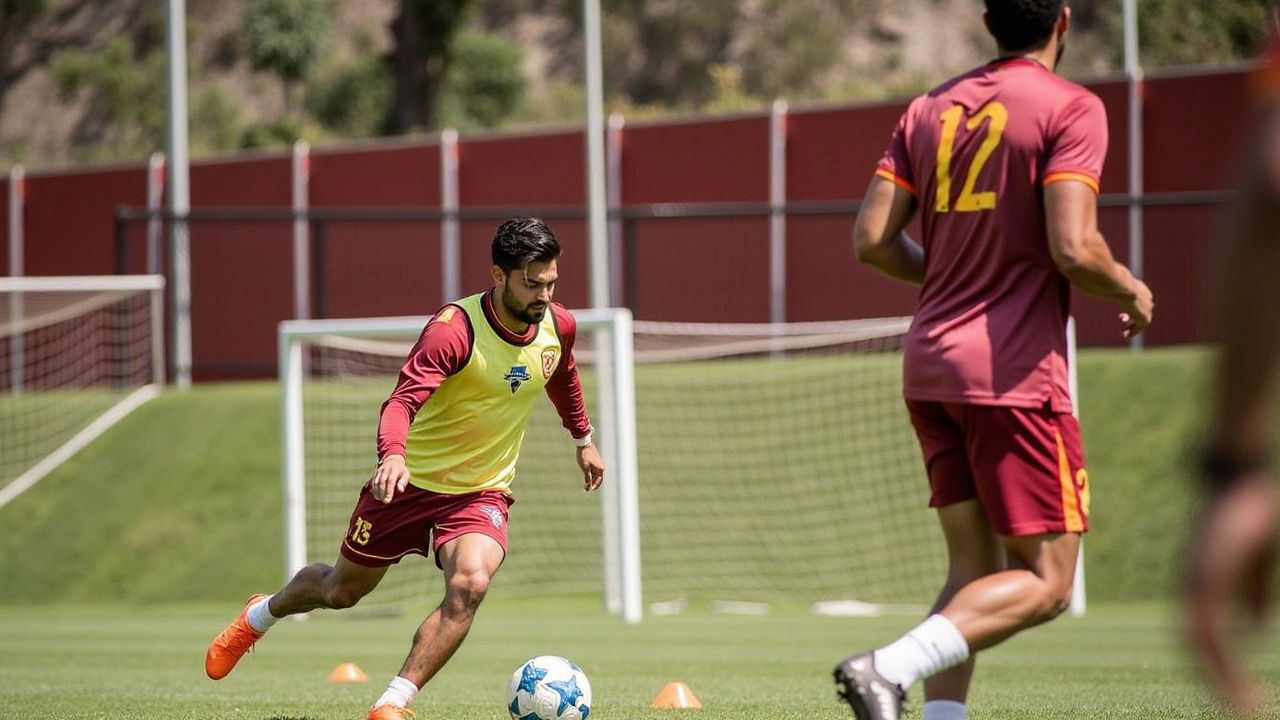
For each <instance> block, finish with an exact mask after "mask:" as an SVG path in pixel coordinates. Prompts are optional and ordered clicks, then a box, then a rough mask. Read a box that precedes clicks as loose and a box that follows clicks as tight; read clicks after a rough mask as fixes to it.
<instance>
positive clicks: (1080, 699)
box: [0, 348, 1280, 720]
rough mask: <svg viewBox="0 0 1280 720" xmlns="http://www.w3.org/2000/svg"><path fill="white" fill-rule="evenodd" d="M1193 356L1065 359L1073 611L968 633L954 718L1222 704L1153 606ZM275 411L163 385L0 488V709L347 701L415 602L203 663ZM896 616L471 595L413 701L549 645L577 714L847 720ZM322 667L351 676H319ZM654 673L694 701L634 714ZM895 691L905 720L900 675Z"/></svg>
mask: <svg viewBox="0 0 1280 720" xmlns="http://www.w3.org/2000/svg"><path fill="white" fill-rule="evenodd" d="M1204 359H1205V354H1204V352H1203V351H1202V350H1198V349H1195V348H1175V349H1160V350H1149V351H1147V352H1144V353H1141V354H1135V353H1130V352H1128V351H1127V350H1115V351H1110V350H1108V351H1102V350H1098V351H1086V352H1083V353H1082V354H1081V358H1080V383H1081V392H1080V410H1081V416H1082V422H1083V425H1084V430H1085V445H1086V452H1087V453H1088V455H1089V466H1090V474H1091V478H1092V481H1093V485H1094V513H1093V524H1094V530H1093V532H1092V533H1090V535H1089V536H1088V538H1087V540H1086V562H1087V588H1088V597H1089V607H1088V613H1087V615H1086V616H1085V617H1082V618H1072V617H1064V618H1062V619H1060V620H1058V621H1056V622H1054V623H1051V624H1050V625H1048V626H1046V627H1043V628H1037V629H1035V630H1033V631H1031V632H1029V633H1027V634H1024V635H1021V636H1019V637H1016V638H1014V639H1013V640H1012V641H1010V642H1008V643H1006V644H1005V645H1002V646H1000V647H998V648H995V649H994V650H992V651H989V652H986V653H984V654H983V655H982V658H981V661H980V665H979V670H978V676H977V683H976V686H975V691H974V694H973V697H972V699H971V700H972V702H971V717H972V718H974V720H988V719H991V720H995V719H1006V718H1007V719H1010V720H1011V719H1013V718H1019V719H1022V718H1072V719H1074V718H1153V719H1154V718H1161V719H1164V718H1174V719H1176V718H1217V717H1225V716H1224V715H1221V714H1217V713H1216V712H1215V711H1214V710H1213V709H1212V707H1211V706H1210V705H1209V704H1208V701H1207V698H1206V696H1205V695H1204V693H1203V691H1202V690H1201V688H1200V686H1199V685H1198V684H1197V683H1196V682H1194V681H1193V678H1192V677H1191V676H1190V674H1189V671H1188V668H1187V665H1186V659H1185V656H1184V654H1183V652H1182V649H1181V647H1180V646H1179V645H1178V643H1177V640H1176V634H1175V632H1174V624H1173V621H1172V616H1171V613H1172V606H1171V605H1170V602H1169V601H1170V597H1171V589H1172V587H1173V583H1174V580H1175V579H1176V577H1177V559H1178V556H1179V553H1180V550H1181V542H1182V538H1183V536H1184V532H1185V521H1186V518H1187V516H1188V513H1189V509H1190V507H1191V502H1192V493H1191V490H1190V488H1191V483H1190V482H1189V473H1188V471H1187V468H1188V462H1187V458H1188V450H1187V448H1188V447H1189V445H1188V443H1189V441H1190V440H1192V439H1194V437H1195V432H1196V429H1197V428H1198V426H1199V425H1200V423H1201V420H1202V413H1201V411H1200V407H1201V397H1202V393H1203V365H1204V362H1203V361H1204ZM279 412H280V410H279V395H278V389H277V388H276V386H275V384H274V383H235V384H221V385H201V386H197V387H196V388H194V389H193V390H192V391H190V392H186V393H179V392H167V393H165V394H164V395H162V396H161V397H159V398H157V399H156V400H153V401H151V402H150V403H148V404H147V405H145V406H144V407H143V408H141V409H140V410H138V411H137V412H135V413H134V414H133V415H131V416H129V417H128V418H126V419H125V420H124V421H123V422H122V423H121V424H120V425H118V426H117V427H115V428H113V429H112V430H111V431H110V432H108V433H107V434H106V435H104V436H103V438H101V439H100V440H99V441H97V442H95V443H93V444H92V445H90V446H89V447H88V448H86V449H85V450H84V451H82V452H81V453H79V454H78V455H77V456H76V457H75V458H73V459H72V460H71V461H70V462H69V463H67V464H66V465H65V466H63V467H61V468H59V469H58V470H57V471H55V472H54V473H53V474H51V475H50V476H49V477H47V478H46V479H45V480H43V481H42V482H41V483H40V484H38V485H37V486H36V487H35V488H34V489H33V490H32V491H30V492H28V493H26V494H25V495H23V496H21V497H20V498H18V499H17V500H15V501H14V502H12V503H10V504H9V505H7V506H5V507H4V508H0V525H2V526H3V527H4V532H0V719H7V718H33V717H57V718H95V719H105V718H138V719H140V720H149V719H151V718H248V719H252V720H322V719H329V718H332V719H335V720H336V719H337V718H363V717H364V715H365V713H366V711H367V708H368V705H369V704H370V702H372V700H373V699H375V698H376V696H377V695H378V694H379V693H380V692H381V690H382V687H383V686H384V684H385V683H386V681H387V680H388V679H389V678H390V677H391V676H392V675H393V674H394V673H395V672H396V670H397V669H398V667H399V664H400V662H401V660H402V659H403V657H404V654H405V652H406V650H407V648H408V643H409V639H410V637H411V635H412V632H413V629H414V628H415V627H416V625H417V622H418V620H419V618H420V615H421V614H423V613H424V612H425V610H426V608H425V607H424V608H420V609H416V611H415V612H411V613H408V614H406V615H402V616H399V617H363V618H356V617H353V614H352V613H329V614H325V615H323V616H320V617H316V618H314V619H312V620H311V621H310V622H306V623H295V622H292V621H285V622H283V623H282V624H281V625H280V626H278V627H277V629H276V630H273V631H272V634H271V636H270V637H269V638H267V639H266V640H265V641H264V642H263V643H262V644H261V646H260V648H259V650H258V651H257V652H256V653H255V654H254V655H252V656H250V657H249V658H247V659H246V660H245V661H244V663H243V665H242V667H241V668H239V669H237V671H236V672H235V673H233V674H232V675H231V676H230V677H229V678H227V679H226V680H224V681H222V682H219V683H214V682H212V681H210V680H208V679H207V678H206V677H205V676H204V673H203V669H202V665H201V661H202V658H203V654H204V651H205V648H206V646H207V644H208V642H209V640H210V639H211V638H212V637H213V636H214V635H215V634H216V633H217V632H218V631H219V630H220V629H221V628H222V627H223V626H224V625H225V624H226V623H227V622H228V621H229V620H230V619H231V618H232V617H233V616H234V615H235V613H236V612H237V611H238V610H239V608H240V605H241V603H242V602H243V601H244V598H245V597H246V596H247V595H248V594H249V593H250V592H255V591H269V590H271V589H273V588H275V587H278V585H279V584H280V581H281V575H282V572H283V567H282V565H283V560H282V555H283V550H282V538H281V519H280V518H281V493H280V447H279V426H280V419H279ZM922 482H923V481H922ZM232 519H234V520H232ZM647 599H662V598H647ZM914 621H915V618H912V617H907V616H897V617H883V618H871V619H852V618H824V617H815V616H812V615H810V614H809V613H808V611H807V607H806V606H804V605H801V604H787V603H786V602H781V603H775V604H774V606H773V608H772V612H771V614H769V615H767V616H731V615H715V614H711V613H708V612H706V610H705V608H704V606H702V605H700V604H698V603H694V604H693V605H692V606H691V610H690V611H688V612H686V613H684V614H680V615H674V616H649V617H646V618H645V620H644V621H643V622H642V623H641V624H639V625H637V626H627V625H625V624H623V623H622V622H621V621H620V620H619V619H617V618H616V617H614V616H611V615H609V614H607V613H605V612H604V611H603V610H602V609H601V603H600V601H599V598H598V597H596V596H595V595H587V596H569V597H563V598H542V599H518V600H517V599H510V598H507V597H503V596H502V595H501V594H500V593H498V592H495V593H494V596H493V597H492V598H491V599H490V600H488V601H486V604H485V606H484V607H483V608H482V609H481V612H480V616H479V618H478V620H477V623H476V625H475V627H474V629H473V630H472V633H471V636H470V638H469V639H468V640H467V642H466V644H464V646H463V647H462V649H461V650H460V651H459V654H458V655H457V656H456V657H455V658H454V660H453V661H452V662H451V663H450V664H449V665H448V666H447V667H446V668H445V670H444V672H443V673H442V674H441V675H440V677H439V678H437V680H436V681H435V682H433V683H432V684H431V685H430V686H429V687H428V689H427V690H426V691H425V692H424V693H423V694H422V695H421V696H420V698H419V700H418V701H417V702H416V703H415V704H414V709H415V710H416V711H417V712H418V713H419V717H421V718H430V717H442V718H444V717H447V718H453V719H456V720H471V719H473V718H474V719H481V718H484V719H486V720H488V719H493V720H499V719H501V718H504V717H505V716H506V711H505V709H504V708H503V703H502V696H503V692H504V689H505V685H506V680H507V675H508V674H509V673H510V672H511V671H512V670H514V669H515V667H516V666H517V665H518V664H519V663H520V662H522V661H523V660H525V659H526V658H528V657H529V656H532V655H535V654H542V653H555V654H562V655H566V656H568V657H571V658H572V659H574V660H575V661H577V662H578V663H579V664H581V665H582V666H583V667H584V669H585V670H586V671H587V673H588V675H589V676H590V678H591V680H592V683H593V686H594V690H595V696H596V697H595V707H594V712H593V714H592V717H593V718H599V719H602V720H610V719H618V720H633V719H636V718H670V717H671V716H672V715H673V714H674V715H675V716H677V717H681V716H693V717H697V718H700V719H703V720H718V719H720V718H725V719H727V718H734V720H756V719H757V718H759V719H761V720H763V719H764V718H771V719H772V718H780V719H785V718H817V719H821V718H831V719H832V720H835V719H837V718H846V720H847V719H848V718H850V717H851V715H850V713H849V712H848V710H847V709H846V708H845V707H844V706H842V705H840V704H838V703H837V702H836V700H835V697H834V692H833V689H832V686H831V683H830V676H829V673H830V669H831V666H832V665H833V664H834V663H835V662H836V661H838V660H839V659H840V658H842V657H844V656H845V655H847V654H849V653H850V652H853V651H856V650H860V649H864V648H866V647H870V646H873V645H876V644H879V643H882V642H885V641H888V640H890V639H892V638H893V637H895V636H896V635H898V634H899V633H901V632H902V631H903V630H905V629H907V628H908V627H909V626H910V625H911V624H913V623H914ZM1255 636H1256V637H1258V638H1259V639H1258V641H1256V642H1255V647H1254V648H1253V653H1254V655H1253V660H1254V662H1255V664H1256V665H1257V666H1258V667H1259V668H1261V669H1262V670H1263V672H1264V673H1265V674H1266V676H1267V677H1268V678H1269V679H1271V680H1272V681H1275V682H1276V683H1277V685H1280V652H1277V650H1276V647H1277V646H1276V644H1275V642H1274V641H1273V642H1270V643H1269V642H1267V641H1266V640H1265V639H1262V636H1261V634H1255ZM347 661H350V662H355V663H357V664H358V665H360V666H361V667H362V668H363V669H364V670H365V671H366V672H367V673H368V674H369V676H370V680H369V682H368V683H365V684H359V685H342V684H337V685H335V684H331V683H329V682H327V681H326V679H325V678H326V675H327V674H328V672H329V671H330V670H331V669H332V668H333V667H334V666H336V665H337V664H338V663H341V662H347ZM671 680H682V681H685V682H687V683H689V685H690V686H691V687H692V689H693V690H694V692H695V693H697V695H698V696H699V698H700V699H701V700H702V702H703V704H704V708H703V709H702V710H701V711H671V710H668V711H657V710H651V709H649V707H648V705H649V702H650V701H651V700H652V699H653V697H654V696H655V695H656V694H657V692H658V691H659V690H660V689H661V687H662V685H663V684H664V683H666V682H668V681H671ZM910 704H911V707H912V711H911V712H910V713H909V715H908V717H912V718H918V717H919V704H920V696H919V689H918V688H917V689H916V691H915V692H914V693H913V694H912V697H911V703H910Z"/></svg>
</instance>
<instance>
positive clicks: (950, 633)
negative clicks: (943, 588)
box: [872, 615, 969, 690]
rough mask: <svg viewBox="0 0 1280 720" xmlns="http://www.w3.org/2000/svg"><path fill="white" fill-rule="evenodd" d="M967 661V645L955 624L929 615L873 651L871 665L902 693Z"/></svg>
mask: <svg viewBox="0 0 1280 720" xmlns="http://www.w3.org/2000/svg"><path fill="white" fill-rule="evenodd" d="M967 659H969V644H968V643H967V642H965V640H964V636H963V635H961V634H960V629H959V628H957V627H956V626H955V623H953V622H951V621H950V620H948V619H946V618H945V617H943V616H942V615H930V616H929V617H928V618H926V619H925V621H924V622H922V623H920V624H919V625H917V626H915V627H914V628H912V629H911V630H910V631H908V632H907V634H906V635H903V636H902V637H900V638H898V639H897V640H895V641H893V642H892V643H890V644H888V645H886V646H884V647H882V648H880V649H879V650H876V651H875V654H874V655H873V657H872V662H874V663H875V666H876V672H878V673H880V674H881V675H882V676H884V679H885V680H888V681H890V682H895V683H897V684H898V685H900V686H902V688H903V689H904V690H905V689H906V688H909V687H911V686H912V685H914V684H915V683H916V681H917V680H920V679H923V678H927V677H929V676H931V675H936V674H937V673H940V672H942V671H943V670H946V669H947V668H950V667H955V666H956V665H959V664H960V663H962V662H964V661H965V660H967Z"/></svg>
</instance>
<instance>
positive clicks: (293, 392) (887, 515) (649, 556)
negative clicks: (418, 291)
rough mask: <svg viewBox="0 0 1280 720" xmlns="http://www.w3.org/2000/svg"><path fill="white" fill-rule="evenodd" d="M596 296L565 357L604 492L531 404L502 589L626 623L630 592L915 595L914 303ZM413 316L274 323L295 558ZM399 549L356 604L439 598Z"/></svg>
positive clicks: (930, 574)
mask: <svg viewBox="0 0 1280 720" xmlns="http://www.w3.org/2000/svg"><path fill="white" fill-rule="evenodd" d="M597 312H598V311H585V312H578V313H575V314H577V316H578V317H579V322H580V323H581V325H580V327H581V328H582V329H581V331H580V333H579V340H578V345H577V347H576V348H575V354H576V356H577V359H578V364H579V367H580V369H581V371H582V376H583V383H584V389H585V392H586V395H587V399H588V404H589V407H590V408H591V411H592V416H593V419H594V420H595V421H596V425H597V428H600V427H601V426H602V421H603V422H604V425H605V426H606V427H607V431H606V432H604V433H601V439H600V447H601V450H602V452H604V453H605V460H606V463H607V469H606V473H607V477H608V480H609V482H607V483H606V488H607V489H609V490H610V492H608V493H605V494H603V496H602V498H601V499H600V500H596V499H594V498H590V497H584V496H583V493H582V489H581V477H580V474H579V472H578V470H577V467H576V465H575V464H574V461H573V445H572V443H571V442H570V440H569V438H568V436H567V434H566V433H565V432H564V430H563V428H561V426H560V422H559V419H558V418H557V417H556V414H555V411H554V408H553V407H552V406H551V403H550V402H545V403H540V404H539V406H538V407H537V409H536V410H535V413H534V417H533V420H532V421H531V423H530V426H529V429H528V432H527V434H526V437H525V441H524V446H523V450H522V452H521V457H520V465H519V468H518V472H517V477H516V480H515V482H514V483H513V485H512V489H513V491H514V493H515V497H516V503H515V505H513V506H512V509H511V526H510V552H509V554H508V557H507V559H506V561H505V563H504V565H503V567H502V570H501V572H499V573H498V575H497V576H496V577H495V578H494V583H493V591H494V593H496V594H495V597H497V596H502V597H509V596H520V595H572V594H583V593H602V595H603V599H604V602H605V603H606V604H607V605H608V606H609V608H610V609H611V610H613V611H615V612H621V613H622V614H624V616H626V617H627V619H628V620H630V621H632V622H634V621H636V620H638V619H639V617H640V614H641V608H640V607H639V603H640V597H641V593H640V588H641V587H642V588H643V598H644V602H645V603H646V605H645V606H644V613H647V614H654V613H663V612H678V611H681V610H698V609H703V610H710V611H723V612H747V613H750V612H765V611H768V610H769V608H770V607H771V606H772V605H773V604H776V603H789V604H795V603H800V604H804V605H807V606H810V607H812V608H813V609H814V611H817V612H830V613H842V614H843V613H854V614H860V613H866V614H876V613H881V612H895V611H902V612H911V613H918V612H922V611H923V610H925V609H926V608H927V607H928V605H929V604H930V603H931V602H932V601H933V598H934V596H935V595H936V593H937V591H938V589H939V587H940V586H941V583H942V581H943V579H944V577H945V572H946V564H945V546H944V544H943V540H942V536H941V532H940V530H939V529H938V523H937V520H936V518H935V516H934V513H933V512H932V511H931V510H929V508H928V507H927V501H928V488H927V483H926V482H925V480H924V469H923V462H922V460H921V456H920V451H919V448H918V446H917V443H916V440H915V436H914V433H913V431H912V429H911V426H910V422H909V421H908V418H907V414H906V409H905V406H904V404H903V401H902V394H901V393H902V383H901V375H902V370H901V362H902V346H903V341H904V339H905V334H906V330H907V327H908V325H909V318H885V319H877V320H855V321H843V322H815V323H790V324H705V323H660V322H646V321H634V322H630V316H629V314H626V315H624V314H623V313H625V311H599V312H603V314H595V313H597ZM610 313H617V314H610ZM622 318H625V319H626V322H623V321H622ZM425 321H426V318H402V319H395V318H393V319H369V320H341V321H291V322H287V323H283V324H282V325H281V358H282V365H281V377H282V378H284V383H285V393H284V397H285V400H284V402H285V418H286V420H285V423H286V429H285V438H286V468H288V469H289V477H290V479H289V480H287V482H286V486H287V488H288V491H287V497H288V507H289V511H288V514H289V519H288V523H287V525H288V528H289V530H288V535H289V540H288V547H289V559H288V560H287V569H288V572H290V573H292V572H293V571H295V570H296V569H297V568H299V567H302V566H303V565H305V564H307V563H308V562H314V561H323V562H332V561H333V559H334V557H335V556H336V553H337V550H338V547H339V542H340V540H341V535H342V533H343V532H344V531H345V529H346V524H347V520H348V517H349V513H350V511H351V508H352V507H353V505H354V502H355V499H356V493H357V491H358V489H359V487H360V485H361V484H362V483H363V482H364V481H365V480H366V479H367V478H368V477H369V475H370V474H371V471H372V468H373V463H374V446H375V428H376V424H377V420H378V412H379V408H380V406H381V403H382V402H383V400H385V399H386V397H387V395H388V394H390V392H391V390H392V388H393V386H394V383H395V380H396V375H397V373H398V371H399V368H400V366H401V364H402V363H403V361H404V358H405V355H406V353H407V352H408V350H409V347H410V345H411V344H412V343H413V341H414V340H416V338H417V336H418V333H420V332H421V329H422V326H423V323H424V322H425ZM631 408H634V413H633V412H632V409H631ZM619 453H621V454H622V456H623V457H624V459H623V460H621V461H620V460H619V457H618V455H619ZM630 457H634V458H635V473H636V474H635V475H634V476H632V475H631V472H632V470H631V467H629V462H630V460H629V458H630ZM633 481H634V485H633ZM615 482H616V483H618V484H617V485H615V484H613V483H615ZM400 565H401V566H403V567H396V568H394V569H393V570H392V571H391V573H389V574H388V577H387V579H386V580H384V581H383V583H384V586H385V587H379V589H378V590H377V591H376V592H375V593H373V594H371V595H370V596H369V597H368V598H366V600H365V601H363V602H362V604H364V603H370V602H371V601H374V602H379V603H392V604H405V603H409V602H413V601H415V600H418V601H428V602H434V601H435V600H437V599H438V598H439V595H440V585H441V584H440V582H439V580H438V576H437V573H436V572H435V571H434V568H433V567H430V566H429V565H428V564H426V563H424V562H422V561H421V559H420V558H416V557H415V558H410V559H408V560H406V561H403V562H401V563H400Z"/></svg>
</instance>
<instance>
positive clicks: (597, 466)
mask: <svg viewBox="0 0 1280 720" xmlns="http://www.w3.org/2000/svg"><path fill="white" fill-rule="evenodd" d="M578 467H580V468H582V487H583V489H585V490H586V491H587V492H591V491H592V490H595V489H596V488H598V487H600V483H602V482H604V460H601V459H600V451H599V450H597V449H596V446H595V445H594V444H592V445H588V446H586V447H580V448H578Z"/></svg>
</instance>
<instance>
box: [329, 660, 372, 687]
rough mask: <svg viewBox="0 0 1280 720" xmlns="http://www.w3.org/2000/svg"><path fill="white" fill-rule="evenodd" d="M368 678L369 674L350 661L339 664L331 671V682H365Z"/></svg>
mask: <svg viewBox="0 0 1280 720" xmlns="http://www.w3.org/2000/svg"><path fill="white" fill-rule="evenodd" d="M368 679H369V676H368V675H365V674H364V671H363V670H361V669H360V666H359V665H356V664H355V663H349V662H345V663H342V664H340V665H338V667H336V668H334V669H333V672H331V673H329V682H336V683H358V682H365V681H367V680H368Z"/></svg>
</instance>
